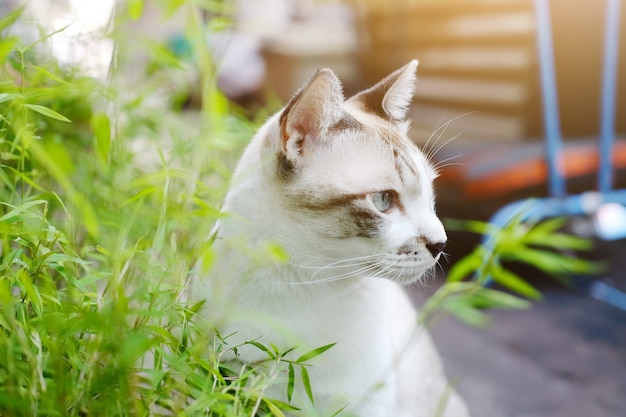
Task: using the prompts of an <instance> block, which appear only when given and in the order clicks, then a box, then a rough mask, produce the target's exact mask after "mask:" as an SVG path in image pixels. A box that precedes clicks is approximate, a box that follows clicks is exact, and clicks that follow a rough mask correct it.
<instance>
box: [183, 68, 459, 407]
mask: <svg viewBox="0 0 626 417" xmlns="http://www.w3.org/2000/svg"><path fill="white" fill-rule="evenodd" d="M416 66H417V62H416V61H414V62H412V63H410V64H409V65H407V66H406V67H404V68H403V69H400V70H398V71H396V72H395V73H394V74H392V75H390V77H388V78H387V79H385V80H383V82H381V84H379V85H377V86H375V87H373V88H372V89H370V90H366V92H364V93H361V95H357V96H355V97H353V98H352V99H350V100H348V101H343V96H342V95H341V87H340V84H339V81H338V80H337V78H336V76H335V75H334V74H333V73H332V72H331V71H330V70H323V71H320V72H318V73H317V74H316V75H315V76H314V77H313V78H312V80H311V81H309V83H308V84H307V85H306V86H305V87H304V89H303V90H302V91H301V92H300V93H299V95H296V96H295V97H294V99H293V101H292V103H291V105H290V106H288V107H287V109H286V110H284V111H283V112H284V113H285V115H284V117H282V118H281V117H280V114H277V115H275V116H274V117H272V118H271V119H270V120H268V121H267V123H266V124H265V125H264V126H263V127H262V128H261V129H260V130H259V132H258V133H257V135H256V136H255V137H254V139H253V140H252V142H251V143H250V145H249V146H248V148H247V149H246V151H245V152H244V155H243V157H242V159H241V161H240V163H239V166H238V168H237V170H236V172H235V175H234V180H233V184H232V186H231V189H230V191H229V193H228V195H227V198H226V202H225V206H224V211H225V212H227V213H230V217H228V218H226V219H224V220H223V221H221V222H220V225H219V234H218V238H217V240H216V241H215V244H214V249H215V251H216V255H217V259H218V262H217V265H216V267H215V268H214V270H213V271H212V273H211V275H210V276H209V277H200V278H198V279H197V280H196V281H195V282H194V283H193V288H192V297H193V298H195V299H205V300H207V303H206V308H205V310H204V314H205V315H206V317H207V318H208V320H209V321H210V322H211V323H213V324H214V325H215V326H216V327H217V328H218V329H220V331H221V334H222V335H229V334H231V333H233V332H236V333H234V334H233V335H232V336H230V337H229V338H228V339H227V341H228V342H229V343H231V344H233V345H236V344H239V343H242V342H245V341H248V340H258V341H259V342H261V343H265V344H268V345H269V344H270V343H273V344H275V345H277V346H279V347H280V348H283V349H284V348H288V347H292V346H297V350H296V351H295V352H294V353H293V355H292V358H297V357H298V356H299V355H301V354H302V353H304V352H307V351H308V350H310V349H313V348H316V347H319V346H322V345H327V344H330V343H336V345H335V346H334V347H333V348H331V349H330V350H328V351H327V352H325V353H324V354H323V355H321V356H319V357H316V358H315V359H313V360H312V361H311V365H312V366H311V367H310V368H309V373H310V375H311V380H312V385H313V390H314V392H315V395H316V406H317V407H316V410H312V409H309V410H308V412H309V413H311V415H323V416H329V415H331V414H332V413H333V412H334V411H336V410H338V409H339V408H341V407H342V406H344V405H346V404H347V405H348V408H347V410H346V411H345V412H344V413H343V414H341V415H357V416H360V417H383V416H394V417H403V416H406V417H409V416H411V417H434V416H435V414H436V410H437V408H438V406H439V402H440V401H441V400H442V399H443V398H444V397H445V392H446V390H447V389H448V383H447V380H446V378H445V376H444V373H443V369H442V366H441V363H440V359H439V357H438V355H437V353H436V351H435V349H434V347H433V344H432V343H431V341H430V338H429V336H428V334H427V332H426V330H425V329H423V328H420V327H419V326H418V325H417V312H416V310H415V309H414V308H413V306H412V304H411V302H410V300H409V299H408V297H407V296H406V294H405V293H404V291H403V290H402V288H401V286H400V284H401V283H407V282H412V281H415V280H417V279H419V278H420V277H421V276H422V275H423V274H424V273H425V272H426V271H428V270H429V269H431V268H432V267H433V266H434V265H435V264H436V262H437V260H438V256H437V257H436V258H433V256H432V255H431V254H430V252H428V250H426V247H425V242H441V241H445V239H446V235H445V231H444V229H443V226H442V225H441V222H440V221H439V219H438V218H437V216H436V214H435V211H434V196H433V190H432V179H433V177H434V173H433V170H432V168H431V167H430V165H429V164H428V162H427V161H426V159H425V157H424V155H423V154H422V153H421V152H420V151H419V150H418V149H417V148H416V147H414V146H413V145H412V144H411V143H410V142H409V140H408V139H407V138H406V136H405V127H404V126H403V125H402V124H401V123H396V122H397V121H398V119H403V118H404V115H405V113H406V108H407V107H408V103H409V101H410V96H411V95H412V93H413V88H414V82H415V75H414V73H415V68H416ZM377 88H379V89H381V88H382V89H384V90H383V92H385V94H379V96H381V97H383V99H382V102H381V103H379V104H380V109H382V111H383V112H382V113H381V114H376V115H374V114H373V113H372V109H370V108H368V107H367V105H366V104H365V103H366V101H367V100H365V96H364V95H363V94H367V92H368V91H370V92H372V91H375V90H376V89H377ZM378 92H380V91H378ZM369 105H371V102H370V104H369ZM346 114H348V115H350V116H351V117H352V118H354V119H355V120H356V121H358V123H359V125H360V126H362V127H363V128H362V129H346V130H341V131H338V132H331V131H330V130H331V127H332V125H333V123H335V122H337V121H338V120H340V119H341V118H342V117H345V115H346ZM387 116H388V118H387ZM383 131H385V132H387V133H386V134H387V135H388V136H390V137H393V138H394V139H393V141H396V142H397V143H395V142H394V144H391V145H390V143H388V142H385V141H384V140H383V139H382V136H381V139H378V138H377V135H378V134H379V133H380V134H381V135H382V132H383ZM394 148H396V149H397V152H402V155H403V158H405V159H406V160H408V161H410V163H409V165H410V168H409V167H408V166H407V167H403V168H401V171H402V172H400V173H399V172H398V169H397V167H398V165H397V164H396V163H394V157H393V153H392V150H393V149H394ZM398 149H399V151H398ZM281 153H282V154H283V155H285V157H286V159H287V160H288V161H290V163H291V164H293V167H294V169H295V170H297V175H294V177H293V178H290V179H281V178H277V155H281ZM414 173H417V175H414ZM383 190H396V191H397V193H398V194H399V195H400V196H401V201H402V205H403V209H402V210H400V209H393V210H390V211H389V212H388V213H384V214H383V215H381V216H382V217H383V218H384V227H383V228H382V229H381V230H380V233H379V234H377V235H376V237H374V238H367V237H362V236H350V237H344V238H337V237H336V236H335V234H337V233H340V232H341V228H342V227H343V226H344V223H342V219H343V217H341V216H340V213H342V212H341V210H342V208H341V207H339V208H338V209H337V212H335V211H331V212H328V213H326V212H324V213H323V215H317V214H316V213H315V212H311V211H307V210H306V209H304V210H303V209H301V208H299V206H297V204H298V203H304V204H308V203H309V202H314V201H316V199H317V198H320V199H321V201H326V200H324V199H328V198H330V197H332V196H336V195H344V194H353V195H359V196H360V195H362V196H364V197H363V198H358V199H357V200H355V201H354V202H353V204H354V207H356V208H359V209H363V210H371V209H372V208H373V205H372V202H371V198H370V196H371V193H374V192H377V191H383ZM268 242H274V243H277V244H279V245H280V246H281V247H283V248H284V249H285V250H286V251H287V252H288V254H289V262H288V263H278V262H272V261H271V260H268V259H267V256H266V252H265V249H264V248H266V245H267V243H268ZM407 242H411V244H412V245H414V247H415V250H414V252H413V253H411V254H402V253H399V252H398V248H399V247H401V246H402V245H406V243H407ZM373 257H375V263H376V264H377V265H379V266H378V269H374V268H373V267H372V266H371V265H368V264H366V263H364V262H365V261H366V260H368V259H370V258H373ZM372 262H374V261H372ZM238 352H239V354H240V357H239V359H240V360H242V361H244V362H248V363H251V362H257V361H261V360H263V359H266V355H265V353H263V352H262V351H260V350H258V349H256V348H254V347H251V346H248V347H242V348H240V349H239V350H238ZM297 385H298V384H297ZM275 386H276V387H278V386H280V384H276V385H275ZM283 390H284V385H283V388H282V390H280V391H279V390H278V388H275V389H274V390H272V391H270V393H271V394H272V395H275V396H278V397H281V398H282V399H283V400H285V398H284V397H285V393H284V391H283ZM294 403H295V404H296V405H297V406H299V407H304V408H305V409H306V408H307V407H309V408H311V407H310V405H309V402H308V400H307V398H306V396H305V395H304V393H303V392H302V390H297V392H296V398H294ZM316 413H317V414H316ZM350 413H352V414H350ZM307 415H309V414H307ZM441 415H442V416H446V417H465V416H468V412H467V410H466V409H465V406H464V404H463V402H462V401H461V400H460V398H459V397H458V396H457V395H456V394H454V393H453V394H452V395H451V396H450V398H449V401H448V402H447V406H446V408H445V412H444V413H443V414H441Z"/></svg>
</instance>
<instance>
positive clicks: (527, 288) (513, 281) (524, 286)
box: [489, 265, 541, 300]
mask: <svg viewBox="0 0 626 417" xmlns="http://www.w3.org/2000/svg"><path fill="white" fill-rule="evenodd" d="M489 272H490V273H491V278H493V280H494V281H495V282H497V283H498V284H501V285H503V286H505V287H507V288H508V289H510V290H512V291H515V292H516V293H518V294H521V295H523V296H525V297H528V298H531V299H533V300H539V299H541V293H540V292H539V291H538V290H537V289H536V288H534V287H533V286H532V285H530V284H529V283H527V282H526V281H524V280H523V279H522V278H520V277H519V276H518V275H516V274H515V273H513V272H511V271H509V270H508V269H506V268H503V267H502V266H501V265H493V266H492V267H491V268H490V269H489Z"/></svg>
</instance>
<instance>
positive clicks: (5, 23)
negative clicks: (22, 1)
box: [0, 6, 24, 32]
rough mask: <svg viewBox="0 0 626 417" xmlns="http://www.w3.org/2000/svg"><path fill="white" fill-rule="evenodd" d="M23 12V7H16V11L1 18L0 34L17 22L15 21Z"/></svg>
mask: <svg viewBox="0 0 626 417" xmlns="http://www.w3.org/2000/svg"><path fill="white" fill-rule="evenodd" d="M23 11H24V6H22V7H18V8H17V9H15V10H13V11H12V12H11V13H9V14H8V15H6V16H5V17H4V18H2V20H0V32H2V31H3V30H5V29H6V28H8V27H9V26H11V25H12V24H13V23H15V22H17V19H19V18H20V16H21V15H22V12H23Z"/></svg>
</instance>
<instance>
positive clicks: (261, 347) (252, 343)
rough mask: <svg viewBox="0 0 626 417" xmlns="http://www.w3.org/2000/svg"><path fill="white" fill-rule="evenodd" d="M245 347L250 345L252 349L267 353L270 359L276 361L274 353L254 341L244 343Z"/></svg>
mask: <svg viewBox="0 0 626 417" xmlns="http://www.w3.org/2000/svg"><path fill="white" fill-rule="evenodd" d="M245 344H246V345H252V346H254V347H256V348H257V349H260V350H262V351H263V352H265V353H267V355H268V356H269V357H270V358H272V359H276V355H274V352H272V351H271V350H270V349H269V348H268V347H266V346H264V345H262V344H261V343H259V342H257V341H255V340H249V341H247V342H246V343H245Z"/></svg>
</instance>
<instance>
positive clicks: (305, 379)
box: [300, 365, 315, 404]
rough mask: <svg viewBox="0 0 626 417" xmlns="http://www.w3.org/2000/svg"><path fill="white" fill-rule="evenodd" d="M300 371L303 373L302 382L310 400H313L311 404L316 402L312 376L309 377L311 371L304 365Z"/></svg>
mask: <svg viewBox="0 0 626 417" xmlns="http://www.w3.org/2000/svg"><path fill="white" fill-rule="evenodd" d="M300 372H301V373H302V384H303V385H304V390H305V391H306V395H307V396H308V397H309V400H311V404H315V400H314V399H313V389H312V388H311V378H310V377H309V371H307V369H306V367H305V366H304V365H303V366H301V367H300Z"/></svg>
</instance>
